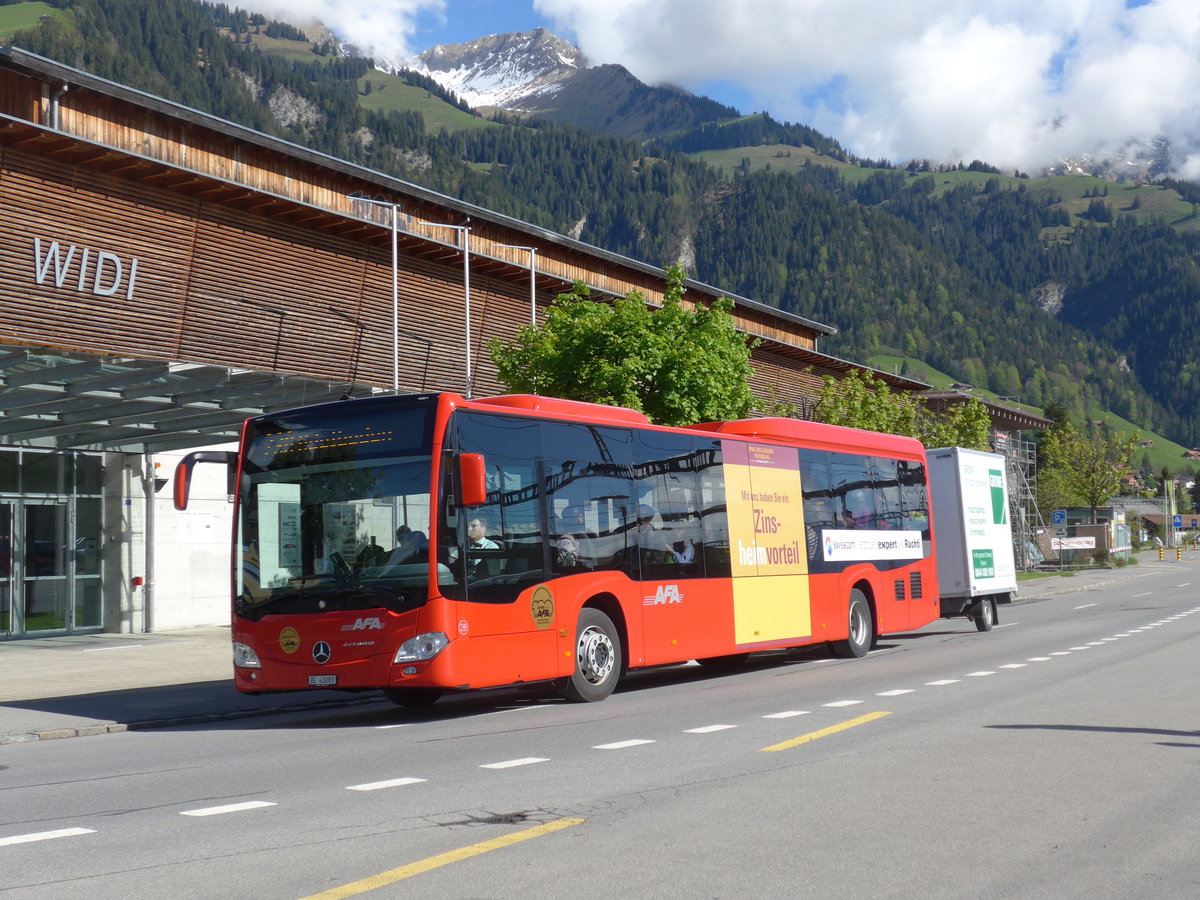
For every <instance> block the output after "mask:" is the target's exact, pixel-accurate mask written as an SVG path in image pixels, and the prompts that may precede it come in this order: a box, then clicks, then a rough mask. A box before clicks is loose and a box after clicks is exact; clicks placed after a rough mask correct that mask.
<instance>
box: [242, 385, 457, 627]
mask: <svg viewBox="0 0 1200 900" xmlns="http://www.w3.org/2000/svg"><path fill="white" fill-rule="evenodd" d="M434 402H435V401H434V398H416V399H412V398H379V399H373V400H355V401H346V402H343V403H340V404H328V405H325V406H319V407H314V408H311V409H308V410H305V411H304V412H303V413H299V414H288V413H284V414H281V415H279V416H277V417H263V418H261V419H255V420H252V421H251V422H250V423H249V425H248V430H247V435H246V450H245V455H244V458H243V464H242V473H241V474H242V478H241V483H240V485H239V492H240V493H239V500H240V510H241V516H240V519H239V522H238V528H239V538H238V541H237V545H238V559H237V564H236V571H237V581H238V584H237V596H236V601H235V611H236V613H237V615H238V616H240V617H242V618H246V619H252V620H257V619H260V618H262V617H263V616H266V615H281V614H299V613H324V612H335V611H340V610H359V609H372V608H381V607H382V608H386V609H391V610H394V611H396V612H400V611H403V610H405V609H412V608H414V607H416V606H420V605H421V604H422V603H424V602H425V599H426V598H427V596H428V590H427V585H428V578H429V540H428V534H429V527H430V526H429V515H430V509H429V487H430V479H431V476H432V472H431V465H432V456H431V448H430V443H431V437H430V427H431V426H430V423H431V419H432V413H433V408H434ZM448 576H449V573H448V572H447V577H448Z"/></svg>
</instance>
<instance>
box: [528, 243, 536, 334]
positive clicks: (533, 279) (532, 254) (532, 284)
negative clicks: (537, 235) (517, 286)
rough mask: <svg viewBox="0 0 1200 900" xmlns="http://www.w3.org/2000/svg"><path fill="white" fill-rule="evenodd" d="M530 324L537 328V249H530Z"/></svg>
mask: <svg viewBox="0 0 1200 900" xmlns="http://www.w3.org/2000/svg"><path fill="white" fill-rule="evenodd" d="M529 324H530V325H532V326H533V327H534V328H536V327H537V249H536V248H534V247H530V248H529Z"/></svg>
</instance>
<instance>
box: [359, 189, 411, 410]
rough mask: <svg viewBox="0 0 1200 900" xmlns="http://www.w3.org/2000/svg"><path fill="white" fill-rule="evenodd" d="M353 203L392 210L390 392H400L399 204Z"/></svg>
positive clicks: (383, 202)
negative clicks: (368, 204)
mask: <svg viewBox="0 0 1200 900" xmlns="http://www.w3.org/2000/svg"><path fill="white" fill-rule="evenodd" d="M349 199H350V202H351V204H353V203H370V204H372V205H373V206H386V207H388V208H389V209H390V210H391V211H392V393H393V394H399V393H400V246H399V245H400V239H399V234H400V204H398V203H393V202H391V201H390V200H372V199H371V198H370V197H353V196H351V197H350V198H349Z"/></svg>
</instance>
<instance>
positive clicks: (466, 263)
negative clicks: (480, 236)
mask: <svg viewBox="0 0 1200 900" xmlns="http://www.w3.org/2000/svg"><path fill="white" fill-rule="evenodd" d="M416 224H418V225H422V226H426V227H429V228H449V229H451V230H452V231H457V232H458V233H459V235H460V236H461V237H462V252H463V310H464V313H463V316H464V325H465V327H466V340H467V390H466V397H467V399H468V400H470V399H471V227H470V226H469V225H446V224H444V223H442V222H418V223H416Z"/></svg>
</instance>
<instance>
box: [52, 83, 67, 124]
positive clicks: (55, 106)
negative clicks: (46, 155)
mask: <svg viewBox="0 0 1200 900" xmlns="http://www.w3.org/2000/svg"><path fill="white" fill-rule="evenodd" d="M70 87H71V86H70V85H69V84H67V83H66V82H65V81H64V82H63V83H62V84H61V85H59V87H58V90H56V91H55V92H54V93H53V94H52V95H51V97H50V127H51V128H53V129H54V130H55V131H61V130H62V129H61V128H60V127H59V114H58V112H59V100H61V99H62V95H63V94H65V93H66V92H67V91H68V90H69V89H70Z"/></svg>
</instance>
